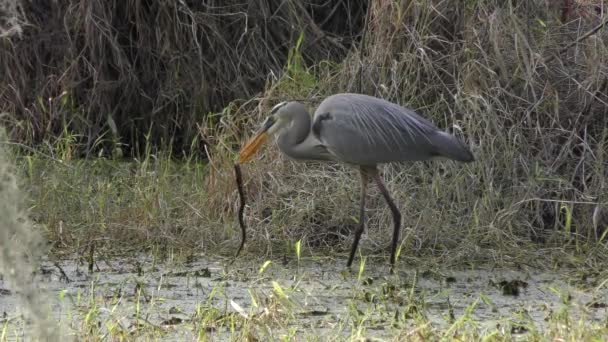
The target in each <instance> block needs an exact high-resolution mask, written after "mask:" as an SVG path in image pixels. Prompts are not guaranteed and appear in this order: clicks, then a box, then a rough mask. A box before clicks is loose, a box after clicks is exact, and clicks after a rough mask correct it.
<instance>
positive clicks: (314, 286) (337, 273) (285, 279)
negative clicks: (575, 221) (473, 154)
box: [0, 256, 608, 340]
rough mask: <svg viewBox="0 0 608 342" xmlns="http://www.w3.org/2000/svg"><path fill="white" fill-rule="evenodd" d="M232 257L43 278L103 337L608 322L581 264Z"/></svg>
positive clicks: (78, 322) (68, 329) (17, 323)
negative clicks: (457, 265) (432, 264)
mask: <svg viewBox="0 0 608 342" xmlns="http://www.w3.org/2000/svg"><path fill="white" fill-rule="evenodd" d="M229 261H230V260H228V259H220V258H217V257H206V256H198V257H194V258H192V259H191V260H190V261H189V262H181V263H170V262H162V263H161V262H158V261H155V259H154V258H152V257H138V258H117V259H107V260H97V261H96V262H95V264H93V265H92V266H93V272H90V271H89V269H88V265H87V264H86V263H85V262H83V261H82V260H77V259H67V260H61V261H53V262H51V261H46V262H44V263H43V265H42V267H41V268H40V271H39V272H38V274H37V275H36V279H37V281H38V282H39V284H40V287H41V289H42V290H43V291H46V295H47V296H49V298H50V299H51V300H50V302H51V303H52V310H53V313H54V315H55V316H56V317H55V318H56V320H57V322H58V324H59V326H60V327H61V331H62V334H64V335H68V336H69V335H72V336H77V335H78V334H79V333H80V334H81V333H82V331H83V330H91V329H95V331H96V333H98V334H99V335H100V336H101V337H103V336H108V334H110V335H111V334H116V333H117V331H119V330H120V331H123V332H130V333H134V332H135V331H139V333H140V334H141V331H147V333H146V334H150V335H152V336H155V337H157V338H159V339H163V340H184V339H186V340H193V339H197V338H201V336H202V335H204V336H205V337H206V338H210V339H212V340H217V339H224V338H228V337H229V336H233V334H235V333H238V331H239V329H244V326H248V327H249V328H250V329H253V331H255V332H256V334H257V335H258V337H270V338H281V337H286V336H292V337H298V336H302V337H303V339H305V338H306V336H308V337H313V338H314V337H315V336H316V337H320V336H324V335H323V334H331V335H332V336H343V337H345V338H348V337H349V336H354V335H355V334H358V335H362V336H365V337H376V338H381V339H382V338H388V337H390V336H394V335H395V334H396V333H398V332H399V331H407V330H408V329H414V328H415V327H416V326H420V325H421V324H422V325H424V326H426V327H431V328H433V327H434V328H442V329H446V328H449V327H452V326H454V327H455V326H457V325H458V324H462V323H463V322H465V321H466V322H469V323H471V324H477V325H479V327H480V328H481V329H488V330H492V329H497V328H498V329H508V330H509V331H510V333H512V334H521V335H525V334H527V333H528V332H529V331H540V332H542V331H544V329H547V326H548V325H549V324H551V323H550V322H551V319H552V317H556V315H568V317H569V319H571V320H576V319H580V320H582V321H586V322H604V323H605V322H606V316H607V315H606V314H607V310H608V309H607V308H606V303H608V291H607V290H606V286H604V285H605V283H604V282H603V281H602V279H598V278H597V275H594V274H584V273H583V272H580V271H579V270H560V271H540V270H538V269H519V270H507V269H491V268H475V269H473V268H468V269H417V270H416V269H408V268H407V267H406V266H405V265H402V266H401V267H399V270H398V271H397V272H396V274H394V275H390V274H389V272H388V268H387V266H386V265H385V263H384V262H383V261H381V260H367V262H366V264H365V266H364V267H362V268H361V269H360V268H359V267H354V268H353V270H352V271H347V270H345V267H344V260H341V259H337V260H336V259H331V258H305V259H302V260H300V261H299V262H298V261H297V260H296V259H289V260H286V259H277V260H271V261H270V262H269V261H266V260H265V259H253V260H252V259H251V258H247V257H244V258H242V259H241V260H238V261H237V262H235V263H234V264H230V263H229ZM360 270H361V272H360ZM7 286H8V285H7V284H6V283H5V282H3V281H2V280H0V322H1V323H2V324H0V326H2V325H4V326H5V337H8V339H9V340H10V339H15V338H20V337H19V336H21V334H22V333H23V331H24V328H23V322H22V320H21V318H20V315H19V313H20V310H19V303H18V302H17V299H16V297H15V296H14V295H13V289H9V288H8V287H7ZM247 322H248V323H247ZM252 327H253V328H252ZM25 329H26V328H25ZM146 329H147V330H146Z"/></svg>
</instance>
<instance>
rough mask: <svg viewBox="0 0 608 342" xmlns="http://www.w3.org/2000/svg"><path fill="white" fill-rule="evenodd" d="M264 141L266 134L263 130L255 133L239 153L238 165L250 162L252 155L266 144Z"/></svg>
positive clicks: (266, 137)
mask: <svg viewBox="0 0 608 342" xmlns="http://www.w3.org/2000/svg"><path fill="white" fill-rule="evenodd" d="M266 139H268V133H266V131H265V130H262V131H260V132H258V133H256V135H254V136H253V138H251V139H249V141H248V142H247V144H245V146H244V147H243V148H242V149H241V151H239V163H246V162H248V161H250V160H251V158H252V157H253V155H254V154H255V153H256V152H257V151H258V150H259V149H260V147H261V146H262V145H263V144H264V143H265V142H266Z"/></svg>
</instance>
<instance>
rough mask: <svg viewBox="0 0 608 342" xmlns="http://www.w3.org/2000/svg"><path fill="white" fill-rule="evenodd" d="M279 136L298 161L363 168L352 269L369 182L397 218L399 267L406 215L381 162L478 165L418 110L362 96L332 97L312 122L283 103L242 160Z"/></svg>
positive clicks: (292, 105) (244, 151) (285, 150)
mask: <svg viewBox="0 0 608 342" xmlns="http://www.w3.org/2000/svg"><path fill="white" fill-rule="evenodd" d="M275 134H276V135H278V138H277V143H278V145H279V149H280V150H281V151H282V152H283V153H285V154H286V155H287V156H289V157H291V158H293V159H297V160H321V161H337V162H343V163H346V164H350V165H355V166H358V167H359V170H360V172H361V205H360V209H359V210H360V211H359V223H358V226H357V228H356V231H355V237H354V241H353V245H352V248H351V251H350V256H349V258H348V264H347V266H348V267H350V266H351V264H352V262H353V259H354V257H355V251H356V250H357V246H358V244H359V239H360V238H361V234H362V233H363V230H364V227H365V224H364V220H365V197H366V192H367V186H368V183H369V181H370V179H373V180H374V182H376V184H377V186H378V188H379V189H380V192H382V195H383V196H384V199H385V200H386V203H387V204H388V206H389V207H390V209H391V212H392V214H393V221H394V229H393V240H392V245H391V259H390V263H391V270H392V269H393V267H394V265H395V252H396V250H397V242H398V239H399V230H400V225H401V214H400V212H399V209H397V206H396V205H395V203H394V202H393V200H392V198H391V196H390V194H389V192H388V190H387V189H386V186H385V185H384V183H383V182H382V179H381V178H380V176H379V174H378V169H377V165H378V164H382V163H389V162H401V161H416V160H428V159H431V158H434V157H446V158H449V159H454V160H457V161H461V162H471V161H474V158H473V154H472V153H471V152H470V151H469V149H468V148H467V147H466V146H465V145H464V144H463V143H462V142H460V141H459V140H458V139H457V138H455V137H454V136H452V135H450V134H448V133H446V132H444V131H441V130H440V129H439V128H437V127H436V126H435V125H434V124H433V123H431V122H430V121H428V120H426V119H425V118H423V117H421V116H420V115H418V114H417V113H416V112H414V111H413V110H411V109H407V108H404V107H402V106H400V105H397V104H395V103H392V102H389V101H386V100H383V99H379V98H376V97H372V96H368V95H362V94H336V95H332V96H330V97H328V98H326V99H325V100H323V102H321V104H320V105H319V107H318V108H317V110H316V111H315V114H314V117H313V118H312V119H311V117H310V115H309V114H308V111H307V110H306V107H305V106H304V105H303V104H301V103H299V102H282V103H279V104H278V105H276V106H274V108H272V110H271V112H270V116H268V118H267V119H266V121H264V123H263V125H262V127H261V128H260V129H259V130H258V132H257V133H256V134H255V136H254V137H253V138H251V140H249V142H248V143H247V144H246V145H245V146H244V147H243V149H242V150H241V151H240V153H239V162H240V163H244V162H247V161H249V160H250V159H251V158H252V156H253V154H254V153H255V152H256V151H257V150H258V149H259V147H260V146H261V145H262V143H264V141H265V140H266V139H267V137H268V136H269V135H275Z"/></svg>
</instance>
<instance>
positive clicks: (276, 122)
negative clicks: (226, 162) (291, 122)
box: [239, 102, 288, 163]
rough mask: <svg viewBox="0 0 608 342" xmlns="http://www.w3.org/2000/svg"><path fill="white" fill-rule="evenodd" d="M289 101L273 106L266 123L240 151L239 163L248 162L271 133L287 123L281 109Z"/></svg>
mask: <svg viewBox="0 0 608 342" xmlns="http://www.w3.org/2000/svg"><path fill="white" fill-rule="evenodd" d="M287 104H288V102H281V103H279V104H278V105H276V106H274V107H272V109H271V110H270V115H269V116H268V117H267V118H266V120H264V123H263V124H262V126H261V127H260V129H258V131H257V132H256V134H255V135H254V136H253V137H252V138H251V139H249V141H248V142H247V144H245V146H244V147H243V148H242V149H241V151H239V163H246V162H248V161H249V160H251V158H252V157H253V155H254V154H255V152H257V151H258V150H259V149H260V147H261V146H262V145H263V144H264V142H266V140H267V139H268V136H269V135H272V134H274V133H276V132H277V131H278V130H279V128H281V127H283V126H284V124H285V123H286V120H285V116H284V115H282V114H283V112H282V111H281V109H283V108H285V106H286V105H287Z"/></svg>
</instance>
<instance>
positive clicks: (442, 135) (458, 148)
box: [433, 131, 475, 163]
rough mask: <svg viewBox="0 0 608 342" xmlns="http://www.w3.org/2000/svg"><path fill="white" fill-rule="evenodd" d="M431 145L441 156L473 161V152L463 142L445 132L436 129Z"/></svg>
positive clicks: (466, 161) (461, 160)
mask: <svg viewBox="0 0 608 342" xmlns="http://www.w3.org/2000/svg"><path fill="white" fill-rule="evenodd" d="M433 145H435V147H436V148H437V153H438V154H439V155H441V156H443V157H446V158H450V159H454V160H457V161H460V162H465V163H468V162H472V161H475V157H474V156H473V153H471V150H469V148H468V147H467V146H466V145H465V143H464V142H462V141H460V140H459V139H458V138H456V137H455V136H453V135H451V134H449V133H447V132H443V131H438V132H437V134H436V135H435V136H434V137H433Z"/></svg>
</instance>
